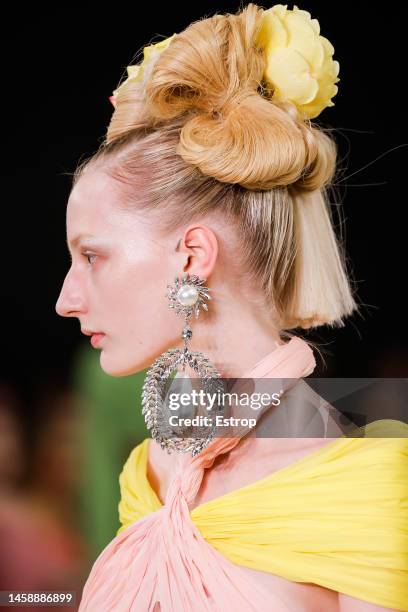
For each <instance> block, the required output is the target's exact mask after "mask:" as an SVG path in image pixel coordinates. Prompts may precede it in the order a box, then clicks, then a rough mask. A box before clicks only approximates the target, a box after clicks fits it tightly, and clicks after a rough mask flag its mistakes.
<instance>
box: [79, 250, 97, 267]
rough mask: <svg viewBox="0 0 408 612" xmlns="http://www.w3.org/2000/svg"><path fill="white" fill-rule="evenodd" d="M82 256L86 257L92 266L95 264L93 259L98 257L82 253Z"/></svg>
mask: <svg viewBox="0 0 408 612" xmlns="http://www.w3.org/2000/svg"><path fill="white" fill-rule="evenodd" d="M82 255H83V256H84V257H86V259H87V260H88V263H89V264H90V265H92V264H93V263H94V259H93V258H94V257H95V258H96V255H93V254H92V253H82Z"/></svg>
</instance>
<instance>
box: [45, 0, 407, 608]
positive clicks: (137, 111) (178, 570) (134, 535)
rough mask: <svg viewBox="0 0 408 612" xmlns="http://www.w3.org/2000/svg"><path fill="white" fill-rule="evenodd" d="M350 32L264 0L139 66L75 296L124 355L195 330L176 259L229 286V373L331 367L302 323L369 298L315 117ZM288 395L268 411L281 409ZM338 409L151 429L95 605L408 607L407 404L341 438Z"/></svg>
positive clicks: (218, 304)
mask: <svg viewBox="0 0 408 612" xmlns="http://www.w3.org/2000/svg"><path fill="white" fill-rule="evenodd" d="M333 51H334V50H333V47H332V46H331V44H330V42H329V41H328V40H327V39H325V38H324V37H322V36H320V34H319V24H318V22H317V21H316V20H311V18H310V15H309V13H307V12H306V11H301V10H299V9H298V8H297V7H295V8H294V9H293V11H290V10H287V7H286V6H282V5H276V6H274V7H272V8H271V9H269V10H266V11H264V10H263V9H261V8H259V7H258V6H256V5H254V4H249V5H248V6H247V7H245V8H244V9H242V10H241V11H240V12H239V13H237V14H226V15H219V14H217V15H215V16H213V17H211V18H208V19H203V20H200V21H197V22H194V23H192V24H191V25H190V26H189V27H187V28H186V29H185V30H184V31H183V32H181V33H180V34H175V35H173V36H171V37H170V38H168V39H166V40H164V41H161V42H160V43H158V44H157V45H152V46H150V47H147V48H145V50H144V60H143V62H142V63H141V64H140V65H136V66H129V67H128V78H127V79H126V81H124V82H123V83H122V84H121V85H120V87H119V88H118V89H117V90H116V91H115V92H114V95H113V96H112V97H111V101H112V104H113V106H114V107H115V110H114V113H113V116H112V119H111V122H110V125H109V128H108V131H107V136H106V142H104V143H103V145H102V146H101V148H100V150H99V151H98V152H97V153H96V154H95V155H94V156H93V157H92V158H91V159H90V160H87V161H86V162H84V163H83V164H82V165H81V166H80V167H79V168H78V170H77V172H76V176H75V181H74V185H73V189H72V192H71V194H70V197H69V202H68V208H67V234H68V244H69V248H70V251H71V255H72V265H71V268H70V270H69V272H68V274H67V276H66V278H65V282H64V285H63V288H62V290H61V294H60V297H59V300H58V303H57V312H58V313H59V314H60V315H61V316H73V317H77V318H78V319H79V321H80V324H81V329H82V332H83V333H85V334H87V335H92V343H93V346H95V347H97V348H100V349H101V354H100V363H101V367H102V368H103V370H104V371H105V372H107V373H108V374H110V375H112V376H125V375H127V374H131V373H135V372H138V371H140V370H142V369H144V368H147V367H149V366H151V364H152V362H153V361H154V360H155V359H156V358H157V357H158V356H160V355H162V354H163V353H164V352H165V351H167V350H168V349H169V348H170V347H178V346H180V345H181V343H182V342H183V340H184V342H185V344H186V345H187V340H188V339H189V338H188V335H187V336H186V335H185V333H187V332H185V330H184V332H183V339H181V338H180V332H181V327H178V326H177V325H175V317H174V312H172V311H171V310H170V309H169V308H167V305H166V301H165V298H164V295H165V293H164V291H165V288H166V286H167V285H168V284H169V283H171V282H173V280H174V278H175V277H182V278H184V279H186V278H187V279H191V278H193V277H194V278H196V279H201V281H203V280H205V281H206V285H208V287H207V288H208V290H209V291H211V294H212V298H213V299H212V302H211V305H210V308H209V309H208V313H207V312H206V313H203V315H202V316H200V317H199V318H198V320H197V321H194V324H193V325H192V331H193V340H192V341H193V343H194V347H195V348H196V349H197V350H199V351H200V352H202V353H203V354H204V355H205V357H207V358H208V359H209V360H210V362H211V364H212V365H213V366H214V368H215V369H216V371H217V372H218V373H219V374H220V375H221V376H222V377H223V378H226V379H236V378H238V379H240V378H251V379H253V380H256V381H262V380H263V379H268V378H269V379H278V380H291V381H292V382H293V383H295V385H294V386H295V387H297V386H298V385H297V384H296V381H298V383H299V384H300V385H301V384H302V381H301V378H302V377H305V376H308V375H309V374H310V373H311V372H312V371H313V369H314V367H315V359H314V355H313V351H312V349H311V348H310V346H309V345H308V344H307V343H306V342H305V341H304V340H302V339H301V338H299V337H296V336H294V335H293V334H292V333H291V332H290V330H291V329H294V328H297V327H300V328H310V327H316V326H318V325H323V324H327V325H333V326H335V325H343V324H344V323H343V319H344V318H345V317H347V316H348V315H350V314H351V313H352V312H353V311H355V310H356V308H357V306H356V302H355V300H354V298H353V292H352V289H351V287H350V281H349V279H348V276H347V272H346V268H345V265H344V259H343V256H342V251H341V247H340V245H339V244H338V243H337V241H336V238H335V234H334V231H333V227H332V224H331V217H330V208H329V206H328V199H327V188H328V187H329V186H330V183H331V181H332V179H333V176H334V173H335V169H336V146H335V143H334V141H333V140H331V138H330V137H329V136H328V134H326V133H325V132H324V131H323V130H322V129H319V128H318V127H317V126H316V125H315V124H313V123H312V121H311V119H313V118H315V117H317V116H318V115H319V114H320V112H321V111H322V110H323V109H324V108H325V107H326V106H332V105H333V102H332V101H331V98H332V97H333V96H334V95H335V94H336V92H337V86H336V84H335V83H336V82H337V81H338V80H339V79H338V77H337V74H338V70H339V65H338V63H337V62H335V61H334V60H333V59H332V54H333ZM186 275H189V276H188V277H187V276H186ZM180 282H181V281H180ZM197 286H198V285H196V287H197ZM190 289H191V287H190ZM192 290H193V291H194V289H192ZM207 295H208V292H207ZM187 297H188V296H187ZM173 305H174V304H173ZM303 384H304V383H303ZM305 386H306V385H305ZM292 391H293V385H292V387H290V386H289V388H288V389H285V390H284V393H283V395H284V396H285V394H286V393H287V392H289V394H290V393H291V392H292ZM309 403H310V402H309ZM311 403H312V404H314V405H315V406H316V408H315V410H314V414H317V413H318V408H317V406H318V401H317V400H316V398H315V399H313V398H312V400H311ZM283 407H284V402H282V404H281V405H280V406H278V408H277V410H269V411H264V413H263V416H265V418H267V419H270V420H269V423H272V425H273V423H274V422H276V418H277V419H278V420H279V417H281V418H282V420H281V423H282V422H283V421H284V419H285V418H287V413H285V411H284V409H283ZM321 416H323V417H324V416H325V417H326V418H325V424H326V428H325V434H324V435H325V437H318V436H319V434H318V433H317V434H316V433H315V437H311V436H310V431H315V432H316V431H317V430H318V428H314V429H313V427H312V429H311V430H308V435H307V436H303V437H302V435H300V436H299V433H301V432H302V431H305V427H304V426H300V427H296V428H295V433H293V428H292V429H291V424H290V423H289V429H290V435H289V434H288V435H286V436H283V437H282V439H280V438H278V437H272V436H269V437H257V435H256V434H257V427H255V428H253V429H252V430H251V431H249V432H247V435H245V436H242V435H240V436H239V435H231V436H229V437H225V436H224V437H216V438H214V439H212V440H210V441H207V442H208V443H207V444H206V445H204V446H203V448H201V449H199V452H197V453H196V454H195V455H194V456H191V454H187V453H179V452H175V453H170V454H168V453H166V452H164V451H163V448H164V447H166V445H167V444H168V445H170V442H169V440H168V439H166V440H164V439H163V437H162V438H160V435H159V434H157V432H154V435H153V439H146V440H145V441H144V442H142V444H140V445H138V446H137V447H136V448H135V449H134V450H133V451H132V453H131V455H130V457H129V459H128V461H127V462H126V464H125V466H124V469H123V472H122V474H121V476H120V484H121V490H122V499H121V502H120V506H119V511H120V519H121V522H122V527H121V529H120V530H119V532H118V534H117V536H116V537H115V538H114V539H113V541H112V542H111V543H110V544H109V545H108V546H107V547H106V549H105V550H104V551H103V552H102V553H101V555H100V556H99V558H98V559H97V560H96V562H95V564H94V567H93V569H92V571H91V574H90V577H89V579H88V581H87V583H86V585H85V588H84V592H83V596H82V601H81V606H80V609H81V610H82V611H84V610H90V611H92V612H95V611H96V610H98V611H100V610H115V611H118V610H123V611H127V610H135V611H136V610H137V611H144V610H155V611H157V610H161V611H162V612H168V611H172V612H173V611H177V612H178V611H181V610H183V611H187V610H188V611H189V610H197V611H198V610H200V611H201V610H203V611H204V610H223V609H224V608H225V607H227V606H229V607H231V608H232V609H235V610H239V611H241V610H243V611H246V610H256V611H258V612H259V611H261V610H262V611H263V610H265V611H266V610H277V611H284V610H294V611H295V610H296V611H299V610H305V611H308V612H309V611H310V612H311V611H312V610H313V611H315V610H325V611H328V612H331V611H333V612H334V611H336V612H337V611H339V610H341V611H342V612H344V611H349V612H351V611H358V610H361V611H368V610H372V611H374V610H377V611H380V610H392V609H399V610H408V587H407V584H408V580H407V579H408V562H407V555H406V551H407V548H408V539H407V538H408V530H407V514H406V508H407V503H406V502H407V487H406V481H405V479H403V477H402V474H403V470H404V469H405V470H406V467H407V456H408V446H407V442H406V439H405V438H404V436H406V433H407V432H406V429H405V428H404V424H403V423H400V422H399V421H391V420H390V421H387V420H385V421H384V423H382V425H383V426H384V424H385V425H387V426H389V428H390V431H391V434H390V435H392V434H393V433H394V435H395V434H396V433H397V435H400V437H398V438H397V439H395V438H394V439H393V438H386V437H383V438H378V439H364V438H362V439H358V438H354V437H353V438H351V439H338V436H339V433H341V431H342V429H341V428H339V427H336V422H335V419H333V417H332V416H330V419H329V418H328V413H326V415H323V414H322V415H321ZM258 424H260V422H259V423H257V426H258ZM328 424H329V425H330V427H329V428H328V427H327V425H328ZM374 425H375V424H374ZM405 427H406V426H405ZM380 430H381V428H380ZM153 431H154V429H153V430H152V433H153ZM280 431H281V432H282V429H281V430H280ZM283 431H284V430H283ZM381 431H383V432H385V429H383V430H381ZM327 432H332V437H329V436H330V433H329V435H327ZM233 433H235V434H236V433H237V432H236V431H233ZM293 436H295V437H293ZM289 485H290V486H289Z"/></svg>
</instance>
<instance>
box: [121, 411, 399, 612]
mask: <svg viewBox="0 0 408 612" xmlns="http://www.w3.org/2000/svg"><path fill="white" fill-rule="evenodd" d="M364 436H369V437H364ZM385 436H389V437H385ZM390 436H394V437H390ZM149 442H150V438H146V439H145V440H144V441H143V442H142V443H141V444H139V445H138V446H136V447H135V448H134V449H133V451H132V452H131V453H130V456H129V458H128V460H127V461H126V463H125V465H124V468H123V471H122V473H121V475H120V479H119V481H120V487H121V501H120V503H119V517H120V522H121V524H122V526H121V527H120V529H119V530H118V533H120V532H121V531H123V530H124V529H126V528H127V527H128V526H129V525H131V524H132V523H134V522H135V521H138V520H139V519H141V518H142V517H144V516H145V515H147V514H150V513H152V512H156V511H158V510H160V508H162V503H161V502H160V500H159V498H158V497H157V495H156V493H155V491H154V490H153V488H152V487H151V485H150V483H149V480H148V478H147V471H146V467H147V457H148V445H149ZM190 517H191V520H192V521H193V522H194V523H195V525H196V526H197V528H198V529H199V531H200V532H201V534H202V536H203V537H204V539H205V540H206V541H207V542H208V543H209V544H211V545H212V546H213V547H214V548H216V549H217V550H218V551H219V552H220V553H221V554H222V555H224V556H225V557H226V558H228V559H229V560H230V561H231V562H233V563H235V564H238V565H240V566H245V567H249V568H252V569H255V570H260V571H263V572H270V573H273V574H275V575H279V576H281V577H283V578H286V579H288V580H291V581H295V582H307V583H314V584H317V585H320V586H323V587H326V588H329V589H333V590H335V591H338V592H340V593H345V594H348V595H351V596H353V597H356V598H360V599H363V600H365V601H368V602H372V603H375V604H377V605H381V606H385V607H390V608H394V609H397V610H401V611H403V612H408V425H407V424H406V423H404V422H402V421H397V420H393V419H382V420H379V421H375V422H373V423H371V424H369V425H368V426H366V427H365V428H360V430H359V435H357V436H356V437H344V436H343V437H341V438H339V439H336V440H334V441H332V442H329V443H328V444H327V445H326V446H324V447H322V448H320V449H319V450H317V451H314V452H313V453H311V454H309V455H307V456H306V457H303V458H302V459H300V460H298V461H296V462H295V463H292V464H290V465H288V466H286V467H284V468H282V469H279V470H277V471H275V472H273V473H272V474H270V475H269V476H267V477H265V478H262V479H261V480H257V481H256V482H254V483H252V484H250V485H247V486H244V487H242V488H240V489H238V490H235V491H232V492H230V493H227V494H225V495H222V496H220V497H218V498H216V499H213V500H210V501H208V502H205V503H203V504H201V505H200V506H197V507H196V508H194V509H193V510H192V511H191V512H190Z"/></svg>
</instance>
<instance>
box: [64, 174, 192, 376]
mask: <svg viewBox="0 0 408 612" xmlns="http://www.w3.org/2000/svg"><path fill="white" fill-rule="evenodd" d="M115 186H116V183H115V181H114V180H113V179H112V178H110V177H108V176H107V175H106V174H105V173H103V172H99V171H90V172H88V173H85V174H84V175H83V176H82V177H81V178H80V180H79V181H78V183H77V184H76V185H75V187H74V188H73V190H72V192H71V194H70V197H69V200H68V205H67V242H68V248H69V250H70V253H71V258H72V263H71V267H70V269H69V270H68V273H67V275H66V277H65V280H64V284H63V287H62V289H61V293H60V296H59V298H58V301H57V304H56V311H57V313H58V314H59V315H61V316H63V317H77V318H78V319H79V322H80V325H81V330H82V331H83V332H84V333H86V334H90V333H101V334H103V336H102V337H101V338H100V340H99V342H98V345H97V349H100V350H101V355H100V364H101V367H102V369H103V370H104V371H105V372H106V373H108V374H110V375H112V376H125V375H128V374H133V373H135V372H139V371H140V370H143V369H145V368H147V367H149V366H150V365H151V363H152V361H154V359H155V358H156V357H157V356H158V355H159V354H160V353H162V352H164V351H165V350H167V349H168V348H169V347H170V346H179V345H180V342H181V329H182V324H183V320H182V319H181V317H176V315H175V314H174V311H173V310H171V309H170V308H169V307H168V300H167V297H166V291H167V284H169V283H173V282H174V278H175V276H177V275H181V274H183V269H182V266H183V264H184V262H185V256H184V258H183V256H182V255H181V254H180V253H177V252H176V246H177V237H178V235H179V234H173V235H169V236H167V237H166V238H163V237H159V234H158V233H157V232H156V231H155V230H154V225H153V223H152V221H151V220H150V221H149V220H148V219H147V216H146V214H144V215H143V216H142V215H141V214H140V213H137V212H135V211H124V210H122V209H121V208H120V207H119V206H118V204H117V202H118V198H119V195H118V192H117V190H116V189H115ZM177 319H178V320H177Z"/></svg>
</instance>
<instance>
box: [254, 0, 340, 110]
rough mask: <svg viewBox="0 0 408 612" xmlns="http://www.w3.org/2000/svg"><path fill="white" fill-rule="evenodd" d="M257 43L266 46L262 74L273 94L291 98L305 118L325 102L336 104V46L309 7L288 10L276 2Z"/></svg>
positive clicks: (268, 12)
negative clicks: (314, 17) (321, 28)
mask: <svg viewBox="0 0 408 612" xmlns="http://www.w3.org/2000/svg"><path fill="white" fill-rule="evenodd" d="M257 44H259V45H260V46H261V47H263V48H264V49H265V54H266V67H265V72H264V75H263V78H264V79H265V81H266V82H267V83H268V84H269V85H270V86H272V88H273V90H274V93H273V95H274V96H276V97H277V98H279V99H280V100H283V101H289V102H292V103H293V104H294V105H295V106H296V107H297V108H298V110H299V112H300V114H301V116H302V118H309V119H313V118H315V117H317V116H318V115H319V114H320V113H321V112H322V110H323V109H324V108H326V106H334V103H333V102H332V101H331V98H332V97H333V96H335V95H336V93H337V91H338V87H337V85H336V84H335V83H337V82H338V81H340V79H339V78H338V76H337V75H338V73H339V69H340V65H339V62H337V61H335V60H333V57H332V56H333V53H334V47H333V46H332V44H331V43H330V41H329V40H327V38H325V37H324V36H321V35H320V25H319V22H318V21H317V19H312V18H311V15H310V13H308V11H302V10H299V9H298V7H297V6H296V5H295V6H294V8H293V10H287V4H285V5H283V4H276V5H275V6H273V7H272V8H270V9H268V10H266V11H264V13H263V21H262V25H261V29H260V32H259V38H258V40H257Z"/></svg>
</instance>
